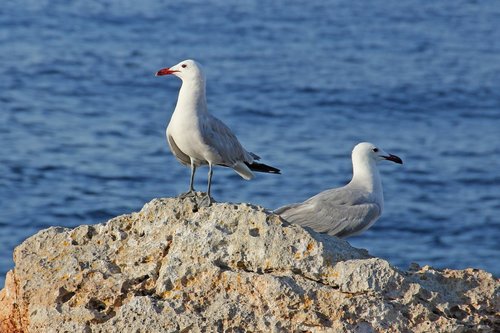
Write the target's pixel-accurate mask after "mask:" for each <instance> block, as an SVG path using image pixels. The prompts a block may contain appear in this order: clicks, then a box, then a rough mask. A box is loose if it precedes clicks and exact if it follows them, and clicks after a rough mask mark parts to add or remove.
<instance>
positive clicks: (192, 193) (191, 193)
mask: <svg viewBox="0 0 500 333" xmlns="http://www.w3.org/2000/svg"><path fill="white" fill-rule="evenodd" d="M195 172H196V166H195V165H194V161H193V159H191V181H190V182H189V191H187V192H186V193H182V194H181V195H179V198H181V199H184V198H188V197H194V196H196V192H195V190H194V185H193V183H194V174H195Z"/></svg>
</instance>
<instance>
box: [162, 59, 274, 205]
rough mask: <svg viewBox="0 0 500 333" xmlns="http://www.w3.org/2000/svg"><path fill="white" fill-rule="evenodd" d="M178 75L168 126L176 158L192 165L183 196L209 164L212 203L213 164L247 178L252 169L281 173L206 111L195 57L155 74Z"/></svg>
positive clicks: (168, 136)
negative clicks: (179, 85)
mask: <svg viewBox="0 0 500 333" xmlns="http://www.w3.org/2000/svg"><path fill="white" fill-rule="evenodd" d="M169 74H172V75H175V76H177V77H178V78H180V79H181V80H182V85H181V89H180V91H179V97H178V99H177V105H176V106H175V110H174V113H173V114H172V118H171V119H170V123H169V124H168V127H167V141H168V145H169V146H170V150H171V151H172V153H173V154H174V156H175V157H176V158H177V160H178V161H179V162H180V163H182V164H183V165H186V166H191V180H190V183H189V191H188V192H186V193H184V194H182V195H181V197H186V196H194V195H195V190H194V187H193V181H194V174H195V172H196V168H197V167H199V166H202V165H207V164H208V169H209V170H208V187H207V196H206V198H204V199H203V201H205V200H208V202H206V203H207V204H208V205H210V204H211V203H212V199H211V196H210V187H211V183H212V172H213V171H212V166H214V165H220V166H225V167H229V168H232V169H233V170H234V171H236V173H238V174H239V175H240V176H241V177H243V178H244V179H246V180H250V179H252V178H253V177H254V174H253V172H252V171H258V172H266V173H278V174H279V173H280V170H279V169H276V168H273V167H271V166H269V165H266V164H262V163H257V162H255V161H256V160H259V159H260V157H259V156H257V155H255V154H254V153H251V152H248V151H246V150H245V149H244V148H243V147H242V146H241V144H240V142H239V141H238V139H237V138H236V136H235V135H234V134H233V132H232V131H231V130H230V129H229V127H227V126H226V125H225V124H224V123H223V122H222V121H220V120H219V119H217V118H216V117H214V116H212V115H211V114H209V113H208V111H207V101H206V96H205V82H206V80H205V75H204V73H203V71H202V69H201V66H200V65H199V64H198V63H197V62H195V61H194V60H184V61H182V62H180V63H178V64H177V65H175V66H173V67H170V68H164V69H161V70H159V71H158V72H157V73H156V76H161V75H169Z"/></svg>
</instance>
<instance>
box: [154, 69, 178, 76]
mask: <svg viewBox="0 0 500 333" xmlns="http://www.w3.org/2000/svg"><path fill="white" fill-rule="evenodd" d="M175 72H178V71H176V70H172V69H170V68H163V69H160V70H159V71H158V72H156V76H162V75H168V74H173V73H175Z"/></svg>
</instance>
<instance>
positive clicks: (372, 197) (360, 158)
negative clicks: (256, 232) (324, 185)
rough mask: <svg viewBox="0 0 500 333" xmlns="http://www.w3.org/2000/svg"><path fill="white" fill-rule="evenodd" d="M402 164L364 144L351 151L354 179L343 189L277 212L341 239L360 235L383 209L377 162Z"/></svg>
mask: <svg viewBox="0 0 500 333" xmlns="http://www.w3.org/2000/svg"><path fill="white" fill-rule="evenodd" d="M381 160H389V161H392V162H395V163H399V164H403V161H402V160H401V159H400V158H399V157H397V156H395V155H391V154H387V153H386V152H385V151H383V150H382V149H380V148H377V147H376V146H375V145H374V144H372V143H369V142H362V143H359V144H357V145H356V147H354V149H353V151H352V169H353V170H352V171H353V175H352V180H351V181H350V182H349V184H347V185H345V186H344V187H340V188H334V189H331V190H326V191H324V192H321V193H319V194H316V195H315V196H313V197H311V198H309V199H307V200H306V201H304V202H302V203H296V204H290V205H287V206H283V207H280V208H278V209H276V210H275V211H274V212H275V213H276V214H279V215H281V216H282V217H283V218H284V219H285V220H287V221H288V222H291V223H295V224H299V225H301V226H303V227H310V228H311V229H313V230H314V231H316V232H320V233H327V234H329V235H332V236H338V237H341V238H345V237H349V236H354V235H357V234H359V233H361V232H363V231H365V230H366V229H368V228H369V227H371V226H372V224H373V223H375V221H376V220H377V219H378V218H379V216H380V214H381V213H382V209H383V208H384V195H383V192H382V182H381V181H380V174H379V172H378V168H377V162H378V161H381Z"/></svg>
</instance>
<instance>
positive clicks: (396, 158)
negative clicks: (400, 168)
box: [383, 154, 403, 164]
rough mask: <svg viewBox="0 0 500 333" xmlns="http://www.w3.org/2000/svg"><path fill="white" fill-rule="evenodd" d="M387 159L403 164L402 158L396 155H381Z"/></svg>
mask: <svg viewBox="0 0 500 333" xmlns="http://www.w3.org/2000/svg"><path fill="white" fill-rule="evenodd" d="M383 157H384V158H385V159H386V160H388V161H393V162H394V163H397V164H403V160H402V159H400V158H399V157H397V156H396V155H392V154H389V156H383Z"/></svg>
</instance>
